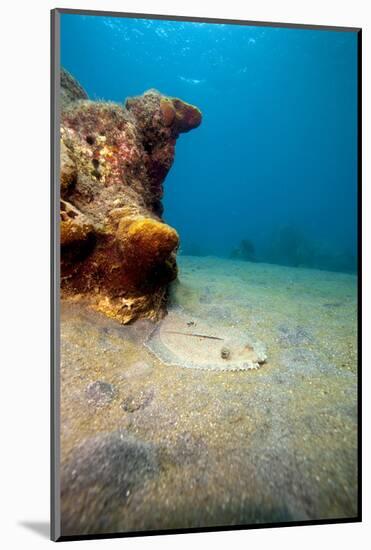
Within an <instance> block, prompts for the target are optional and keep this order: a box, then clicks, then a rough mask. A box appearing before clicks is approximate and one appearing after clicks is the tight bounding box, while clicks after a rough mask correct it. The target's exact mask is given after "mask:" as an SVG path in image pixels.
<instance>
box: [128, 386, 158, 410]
mask: <svg viewBox="0 0 371 550" xmlns="http://www.w3.org/2000/svg"><path fill="white" fill-rule="evenodd" d="M153 396H154V391H153V389H150V390H144V391H141V392H140V393H139V394H138V395H128V396H127V397H126V398H125V399H124V400H123V402H122V403H121V407H122V408H123V409H124V411H126V412H130V413H133V412H135V411H138V410H139V409H144V408H145V407H147V405H149V404H150V403H151V401H152V399H153Z"/></svg>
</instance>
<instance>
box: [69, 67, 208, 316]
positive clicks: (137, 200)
mask: <svg viewBox="0 0 371 550" xmlns="http://www.w3.org/2000/svg"><path fill="white" fill-rule="evenodd" d="M61 87H62V113H61V167H60V188H61V222H60V224H61V225H60V233H61V287H62V298H69V299H74V300H78V299H83V300H87V301H88V302H89V303H90V304H91V305H92V307H93V308H95V309H96V310H98V311H101V312H103V313H104V314H106V315H108V316H109V317H112V318H114V319H117V320H119V321H120V322H122V323H128V322H130V321H132V320H135V319H137V318H149V319H154V320H156V319H158V318H160V317H162V315H163V314H164V312H165V308H166V298H167V287H168V283H169V282H170V281H172V280H173V279H175V278H176V275H177V267H176V258H175V255H176V250H177V247H178V244H179V237H178V234H177V232H176V231H175V229H173V228H171V227H169V226H168V225H167V224H165V223H164V222H163V221H162V219H161V215H162V203H161V199H162V196H163V182H164V179H165V177H166V175H167V173H168V171H169V169H170V167H171V165H172V163H173V160H174V153H175V142H176V139H177V137H178V136H179V134H180V133H183V132H188V131H189V130H191V129H192V128H196V127H197V126H198V125H199V124H200V123H201V113H200V111H199V110H198V109H197V108H196V107H193V106H192V105H189V104H187V103H185V102H183V101H181V100H180V99H176V98H168V97H164V96H163V95H161V94H160V93H159V92H157V91H156V90H149V91H148V92H146V93H145V94H144V95H142V96H139V97H133V98H129V99H128V100H127V101H126V104H125V106H121V105H119V104H116V103H109V102H94V101H89V100H87V99H85V97H86V94H85V92H84V90H83V89H82V88H81V86H80V85H79V84H78V83H77V82H76V81H75V80H74V79H73V77H72V76H71V75H70V74H69V73H67V72H65V71H63V70H62V76H61Z"/></svg>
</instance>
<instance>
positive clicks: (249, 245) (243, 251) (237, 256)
mask: <svg viewBox="0 0 371 550" xmlns="http://www.w3.org/2000/svg"><path fill="white" fill-rule="evenodd" d="M230 258H231V259H234V260H245V261H247V262H254V261H255V260H256V257H255V246H254V243H253V242H252V241H250V240H249V239H243V240H242V241H241V242H240V244H239V246H238V247H237V248H234V249H233V250H232V252H231V254H230Z"/></svg>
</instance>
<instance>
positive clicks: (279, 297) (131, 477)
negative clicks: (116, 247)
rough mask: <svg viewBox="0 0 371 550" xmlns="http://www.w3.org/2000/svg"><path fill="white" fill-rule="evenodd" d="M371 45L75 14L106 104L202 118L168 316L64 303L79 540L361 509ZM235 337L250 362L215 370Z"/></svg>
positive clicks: (174, 204) (69, 472)
mask: <svg viewBox="0 0 371 550" xmlns="http://www.w3.org/2000/svg"><path fill="white" fill-rule="evenodd" d="M356 52H357V37H356V34H355V33H351V32H329V31H318V30H317V31H314V30H308V29H306V30H297V29H283V28H269V27H254V26H242V25H233V26H231V25H225V24H206V23H204V24H199V23H197V24H196V23H190V22H170V21H148V20H139V19H120V18H109V17H96V16H76V15H62V23H61V62H62V65H63V66H64V67H65V68H66V69H67V70H68V71H70V72H71V73H72V74H73V75H74V76H75V77H76V78H77V79H78V80H79V82H80V83H81V84H82V86H83V87H84V88H85V90H86V91H87V93H88V95H89V97H90V98H91V99H104V100H112V101H116V102H124V100H125V99H126V98H127V97H128V96H133V95H138V94H142V93H143V92H145V91H146V90H148V89H149V88H156V89H158V90H159V91H161V92H162V93H164V94H167V95H170V96H176V97H179V98H181V99H183V100H185V101H187V102H190V103H192V104H194V105H196V106H197V107H199V108H200V109H201V110H202V113H203V121H202V124H201V126H200V127H199V128H197V129H196V130H194V131H192V132H190V133H189V134H185V135H182V136H180V138H179V139H178V141H177V145H176V158H175V163H174V165H173V167H172V169H171V170H170V172H169V174H168V176H167V178H166V181H165V186H164V187H165V194H164V206H165V209H164V219H165V221H166V222H167V223H169V224H170V225H171V226H172V227H174V228H176V229H177V231H178V232H179V235H180V239H181V248H180V251H179V254H178V265H179V278H178V280H177V281H176V282H175V283H174V284H173V285H172V287H171V292H170V300H169V308H168V309H169V315H168V316H167V317H166V318H165V319H164V321H163V322H161V323H160V324H159V327H158V328H156V329H155V331H154V330H153V326H150V325H149V324H148V323H146V322H141V321H138V322H136V323H134V324H133V325H129V326H121V325H119V324H117V323H115V322H114V321H111V320H109V319H107V318H105V317H103V316H101V315H99V314H97V313H93V312H92V311H91V310H88V309H87V308H86V307H84V306H83V305H81V304H80V305H78V304H73V303H67V302H66V303H63V304H62V310H61V477H62V501H61V509H62V532H63V534H66V535H77V534H87V533H89V534H92V533H112V532H123V531H143V530H153V529H182V528H192V527H208V526H220V525H242V524H244V525H246V524H247V525H252V524H257V523H260V524H261V523H272V522H273V523H276V522H293V521H294V522H296V521H306V520H327V519H334V518H337V519H343V518H352V517H355V516H356V515H357V499H358V487H357V275H356V263H357V257H356V256H357V139H356V136H357V64H356ZM179 327H180V328H179ZM172 329H173V330H172ZM185 333H187V334H185ZM200 334H201V336H200ZM202 335H204V336H202ZM205 335H206V338H205ZM222 340H227V341H228V346H229V348H228V353H231V354H232V358H231V364H233V365H234V366H235V367H236V369H235V370H230V371H228V370H226V369H223V368H220V365H219V364H215V365H216V368H212V366H211V365H210V364H209V363H210V360H209V358H210V357H211V358H212V357H213V356H214V355H215V354H216V355H215V356H218V357H219V358H220V353H221V351H222V346H223V345H224V344H225V342H222ZM191 342H192V343H191ZM241 350H242V351H241ZM257 350H258V351H259V354H260V356H261V357H263V356H264V360H262V361H261V363H259V361H258V360H257V359H256V357H255V359H254V358H253V359H251V357H253V356H254V353H258V352H257ZM250 359H251V360H250ZM255 360H256V361H258V362H254V361H255ZM220 362H221V363H223V361H220Z"/></svg>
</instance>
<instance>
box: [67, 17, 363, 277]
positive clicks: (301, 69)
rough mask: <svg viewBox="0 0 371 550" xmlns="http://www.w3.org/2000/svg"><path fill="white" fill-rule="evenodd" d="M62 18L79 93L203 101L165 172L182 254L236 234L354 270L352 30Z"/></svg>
mask: <svg viewBox="0 0 371 550" xmlns="http://www.w3.org/2000/svg"><path fill="white" fill-rule="evenodd" d="M61 27H62V28H61V42H62V47H61V51H62V54H61V55H62V65H63V66H64V67H65V68H66V69H68V70H69V71H70V72H71V73H72V74H73V75H74V76H75V77H76V78H77V79H78V80H79V81H80V82H81V84H82V85H83V87H84V88H85V89H86V91H87V93H88V94H89V97H90V98H91V99H108V100H113V101H118V102H123V101H124V100H125V98H126V97H128V96H131V95H137V94H142V93H143V92H144V91H145V90H147V89H148V88H156V89H158V90H160V91H161V92H162V93H164V94H167V95H170V96H179V97H180V98H182V99H184V100H185V101H188V102H190V103H194V104H195V105H197V106H198V107H199V108H200V109H201V110H202V112H203V122H202V125H201V127H200V128H198V129H196V130H194V131H192V132H190V133H189V134H186V135H182V136H181V137H180V138H179V140H178V143H177V150H176V159H175V163H174V166H173V168H172V170H171V171H170V173H169V175H168V177H167V180H166V182H165V198H164V205H165V212H164V218H165V220H166V221H167V222H168V223H170V224H171V225H172V226H174V227H175V228H176V229H177V230H178V231H179V233H180V236H181V240H182V252H183V253H199V254H217V255H221V256H229V255H230V253H231V250H232V249H233V248H236V247H238V246H239V243H240V241H241V240H242V239H249V240H250V241H251V242H252V243H253V245H254V247H255V258H256V259H258V260H265V261H272V262H278V263H287V264H292V265H308V266H314V267H322V268H330V269H338V270H343V271H346V270H351V269H352V268H354V266H355V258H354V256H355V254H356V226H357V220H356V200H357V61H356V58H357V36H356V33H353V32H334V31H332V32H329V31H316V30H297V29H283V28H280V29H277V28H269V27H249V26H242V25H241V26H240V25H222V24H217V25H216V24H208V23H202V24H200V23H189V22H175V21H173V22H172V21H155V20H154V21H149V20H138V19H121V18H107V17H96V16H82V15H63V16H62V25H61ZM298 248H299V249H300V253H298V250H297V249H298ZM293 249H296V252H295V250H294V251H293ZM298 258H299V259H298Z"/></svg>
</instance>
